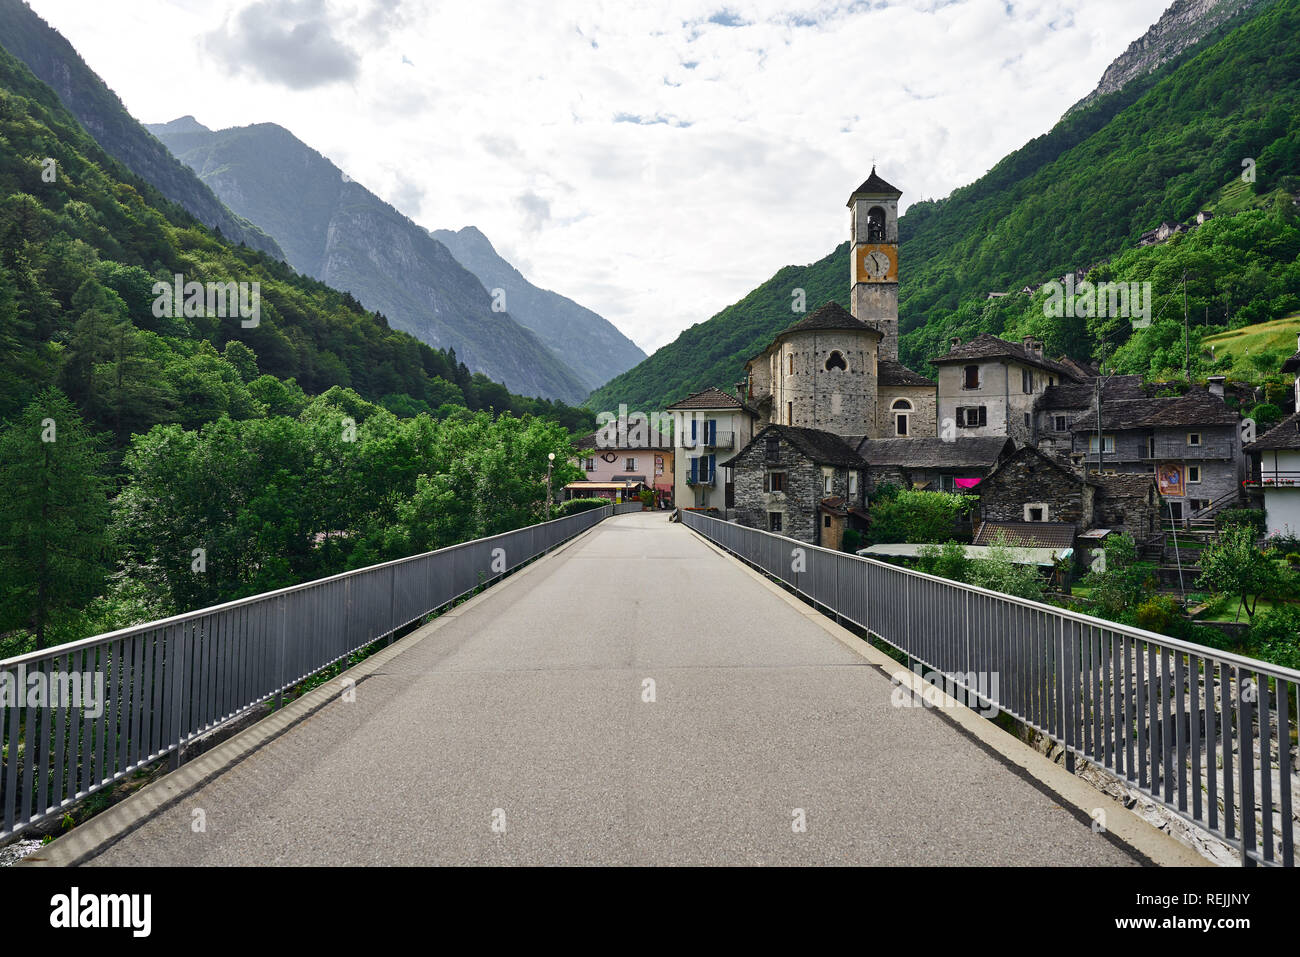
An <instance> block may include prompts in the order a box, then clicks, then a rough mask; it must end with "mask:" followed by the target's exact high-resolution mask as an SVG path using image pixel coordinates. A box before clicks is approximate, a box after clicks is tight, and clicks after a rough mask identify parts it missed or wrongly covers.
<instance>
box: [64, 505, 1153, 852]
mask: <svg viewBox="0 0 1300 957" xmlns="http://www.w3.org/2000/svg"><path fill="white" fill-rule="evenodd" d="M836 630H837V629H835V626H834V625H833V624H830V623H828V622H826V621H825V620H824V619H822V618H821V616H819V615H817V614H816V613H815V612H812V610H811V609H809V608H807V606H804V605H802V604H801V603H799V602H796V601H794V600H792V599H790V598H789V597H787V596H785V595H783V594H782V593H781V592H780V591H779V589H776V588H775V587H774V586H772V585H771V584H769V583H766V582H764V581H763V580H762V579H761V578H760V577H758V576H757V575H756V574H754V573H753V572H751V571H750V570H748V569H747V568H745V567H744V566H743V565H741V564H740V563H738V562H736V561H735V560H733V559H731V558H729V557H727V556H725V555H723V554H720V553H719V552H718V551H717V550H715V549H714V548H713V547H712V546H711V545H710V544H708V543H706V542H705V541H703V540H702V539H700V538H699V537H697V536H696V535H694V534H693V533H691V532H690V531H689V530H687V529H686V528H684V527H683V526H681V525H673V524H669V523H668V522H667V520H666V516H665V515H664V514H663V513H643V514H632V515H626V516H621V517H616V518H612V519H608V520H606V521H604V522H602V523H601V524H600V525H598V526H597V527H596V528H594V529H593V530H591V531H590V532H588V533H586V534H584V535H583V536H581V537H579V538H578V539H577V540H575V541H574V542H571V543H570V544H569V545H567V546H565V547H564V548H563V549H561V550H560V551H558V552H556V553H554V554H553V555H551V556H549V557H547V558H545V559H543V560H542V561H540V562H538V563H536V564H534V565H532V566H530V567H529V568H527V569H525V570H524V571H523V572H521V573H520V574H518V575H515V576H512V577H510V578H508V579H506V580H505V581H504V582H502V583H501V584H499V585H496V586H494V587H493V588H491V589H489V590H488V591H487V592H485V593H483V594H481V595H479V596H478V597H476V598H475V599H473V600H472V601H470V602H468V603H466V604H464V605H462V606H460V607H458V608H456V609H454V610H453V611H452V612H450V613H448V614H446V615H444V616H443V617H442V618H440V619H439V620H438V621H436V622H434V623H433V624H431V625H429V626H426V627H425V628H422V629H421V630H420V631H419V632H417V633H415V634H413V635H411V636H408V637H407V638H405V639H403V640H402V641H400V642H398V643H397V644H395V645H393V646H392V647H391V648H389V649H386V650H385V651H383V652H381V653H380V654H378V655H376V656H374V657H372V658H370V659H368V660H367V661H366V662H364V663H363V664H362V665H360V666H358V667H357V668H355V669H353V671H352V672H350V674H351V675H354V676H355V677H356V685H355V700H346V699H345V697H344V696H343V695H341V694H340V689H339V682H337V681H336V682H333V683H332V684H331V685H330V686H329V687H326V688H321V689H317V691H315V692H313V693H312V694H311V695H308V696H306V697H304V698H303V699H300V700H299V701H298V702H295V703H294V704H293V705H290V706H289V707H288V708H286V709H284V710H283V711H281V712H279V713H277V714H276V715H274V716H272V717H271V718H269V719H267V720H265V721H263V722H260V723H259V724H258V725H256V726H255V727H254V728H252V729H249V730H248V731H245V732H243V733H242V734H241V735H239V736H238V737H236V738H234V739H232V740H231V741H229V742H226V743H225V744H223V745H221V746H219V747H218V748H216V749H214V750H213V751H211V752H209V753H208V754H205V755H203V756H201V757H199V758H198V759H196V760H195V761H193V762H190V763H189V764H186V765H184V766H183V767H182V768H181V769H180V770H179V771H177V772H174V773H173V774H170V775H168V776H166V777H165V778H163V779H161V780H160V781H158V782H156V783H155V784H153V785H151V786H150V787H149V788H147V789H145V790H144V791H142V792H141V793H140V794H138V795H136V796H134V797H133V798H131V799H129V800H128V801H126V802H124V803H123V804H122V805H119V806H118V807H117V808H114V809H111V810H110V811H108V812H106V813H105V814H103V815H101V816H100V818H96V819H95V820H93V821H91V822H89V823H88V824H87V825H84V826H83V827H81V828H78V829H77V830H76V831H74V832H72V833H71V834H69V835H67V836H65V837H64V838H61V839H60V840H59V841H56V842H54V843H53V844H51V845H50V846H49V847H48V848H46V849H44V852H43V853H42V854H41V855H40V856H41V857H44V858H45V859H46V860H47V861H48V862H49V863H76V862H80V863H91V864H104V865H135V864H159V865H208V864H218V865H221V864H224V865H250V864H255V865H264V864H312V865H331V864H377V865H384V864H557V863H563V864H768V865H771V864H906V865H916V864H928V865H935V864H1001V865H1022V864H1023V865H1033V864H1062V865H1081V864H1095V865H1131V864H1139V863H1145V862H1148V856H1146V855H1150V854H1151V848H1152V847H1155V848H1156V849H1157V850H1160V849H1161V848H1163V847H1166V845H1163V844H1161V843H1160V842H1161V841H1166V842H1168V841H1169V839H1167V838H1164V837H1163V836H1161V835H1158V834H1157V833H1156V832H1155V831H1154V829H1151V831H1150V833H1151V835H1152V836H1153V837H1154V838H1155V843H1154V844H1152V843H1144V841H1143V840H1141V839H1140V840H1137V841H1136V842H1134V843H1135V845H1136V848H1135V847H1134V846H1130V845H1129V844H1128V843H1127V842H1126V840H1125V839H1123V838H1122V837H1120V836H1117V834H1116V833H1115V830H1116V829H1115V828H1113V827H1112V828H1111V831H1110V833H1106V834H1098V833H1094V830H1093V829H1092V828H1091V827H1090V826H1089V823H1088V821H1087V820H1086V811H1087V808H1086V807H1083V806H1082V805H1080V806H1075V805H1074V804H1071V803H1070V801H1069V800H1067V799H1065V798H1063V797H1062V794H1063V793H1064V791H1061V792H1054V791H1053V789H1052V787H1051V786H1050V784H1049V785H1044V784H1043V783H1042V782H1041V781H1039V780H1036V779H1035V778H1034V777H1032V776H1031V775H1029V774H1027V773H1025V772H1024V771H1021V770H1019V769H1017V768H1016V767H1015V765H1016V764H1017V763H1018V762H1020V763H1023V760H1026V759H1025V758H1024V756H1023V755H1021V756H1020V757H1017V756H1016V754H1015V753H1014V750H1015V749H1017V748H1018V749H1021V750H1022V751H1023V752H1025V754H1029V755H1030V759H1032V758H1036V757H1037V756H1036V755H1032V754H1031V753H1030V752H1029V751H1028V749H1027V748H1023V746H1022V745H1020V744H1019V743H1018V742H1016V741H1014V739H1012V738H1011V737H1010V736H1008V735H1004V734H1002V733H1001V732H998V731H996V729H992V730H993V733H994V734H995V735H997V736H1000V737H1002V738H1005V739H1006V742H1007V746H1008V747H1009V748H1010V749H1012V751H1011V752H1010V753H1011V758H1010V759H1008V757H1007V753H999V749H1000V747H1001V746H997V747H990V746H988V745H987V744H985V743H981V741H980V740H979V737H978V735H976V734H972V733H970V732H969V731H966V730H963V728H962V727H961V725H960V723H959V722H955V721H954V720H952V718H951V717H949V716H945V714H941V713H939V712H938V711H933V710H928V709H925V708H920V707H912V708H900V707H895V706H893V705H891V703H890V699H891V694H890V693H891V690H892V689H891V686H890V680H889V678H888V677H887V675H886V674H885V672H884V671H882V669H881V668H880V667H879V666H878V664H876V663H873V661H872V660H871V659H870V658H868V657H864V656H863V654H862V653H860V652H859V651H857V650H854V648H853V647H851V646H850V645H851V643H852V642H856V639H852V638H850V639H848V641H847V642H846V641H844V640H837V638H836V636H835V635H834V634H833V633H832V632H834V631H836ZM857 644H858V645H861V642H857ZM873 654H876V657H877V658H879V656H878V653H873ZM646 679H653V681H654V698H655V700H654V701H653V702H647V701H644V700H643V695H644V690H645V687H646V686H645V680H646ZM965 714H966V720H967V721H968V722H975V723H983V724H984V725H987V724H988V722H986V721H984V720H983V719H980V718H977V717H974V716H973V715H970V713H965ZM1039 760H1040V761H1041V762H1042V763H1043V764H1044V765H1045V764H1046V763H1047V762H1046V761H1045V760H1044V759H1039ZM1058 773H1059V774H1060V775H1062V776H1063V777H1068V776H1066V775H1065V772H1064V771H1059V769H1058ZM1071 780H1073V779H1071ZM1066 790H1068V789H1066ZM1095 803H1096V804H1098V805H1101V804H1109V806H1110V810H1109V811H1108V813H1109V814H1110V815H1111V816H1112V819H1114V817H1115V816H1116V815H1125V814H1127V812H1124V811H1123V810H1122V809H1121V808H1120V806H1119V805H1118V804H1114V803H1113V802H1109V800H1108V799H1106V798H1104V797H1102V796H1101V795H1096V796H1095ZM796 809H802V814H803V815H804V819H805V820H806V830H804V831H802V832H800V831H797V830H795V828H794V827H792V824H793V823H794V822H795V821H796V819H797V814H798V812H797V811H796ZM199 812H201V813H199ZM199 822H201V823H202V825H203V828H202V829H201V830H197V827H198V823H199ZM1132 823H1137V824H1138V826H1139V827H1146V825H1143V824H1141V823H1140V822H1137V821H1136V818H1133V819H1132V821H1131V822H1129V824H1130V825H1131V824H1132ZM502 824H504V830H501V829H500V828H501V826H502ZM494 825H495V829H494ZM128 829H129V830H128ZM1120 830H1123V829H1120ZM1129 830H1130V832H1131V830H1132V828H1131V826H1130V827H1129ZM1169 843H1170V844H1172V842H1169ZM1154 856H1155V857H1157V858H1158V857H1159V854H1158V853H1157V854H1155V855H1154Z"/></svg>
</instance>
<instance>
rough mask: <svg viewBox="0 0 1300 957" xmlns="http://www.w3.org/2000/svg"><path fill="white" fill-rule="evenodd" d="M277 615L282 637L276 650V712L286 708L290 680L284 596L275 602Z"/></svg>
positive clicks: (277, 643)
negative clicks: (285, 700)
mask: <svg viewBox="0 0 1300 957" xmlns="http://www.w3.org/2000/svg"><path fill="white" fill-rule="evenodd" d="M275 604H276V609H275V615H276V617H277V618H279V619H280V626H279V632H280V636H279V638H278V640H277V641H276V649H275V686H276V694H275V710H276V711H279V710H280V709H281V708H283V707H284V684H285V681H287V680H288V676H287V675H286V671H287V670H288V641H289V637H288V624H287V622H286V620H285V617H286V610H285V606H284V596H283V595H282V596H280V597H279V598H277V599H276V600H275Z"/></svg>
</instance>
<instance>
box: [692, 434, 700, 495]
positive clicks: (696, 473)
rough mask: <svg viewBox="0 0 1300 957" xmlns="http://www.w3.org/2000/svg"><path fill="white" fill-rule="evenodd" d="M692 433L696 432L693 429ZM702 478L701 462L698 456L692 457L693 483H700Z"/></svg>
mask: <svg viewBox="0 0 1300 957" xmlns="http://www.w3.org/2000/svg"><path fill="white" fill-rule="evenodd" d="M691 431H695V430H694V429H692V430H691ZM699 478H700V460H699V457H698V456H694V455H693V456H691V481H692V482H698V481H699Z"/></svg>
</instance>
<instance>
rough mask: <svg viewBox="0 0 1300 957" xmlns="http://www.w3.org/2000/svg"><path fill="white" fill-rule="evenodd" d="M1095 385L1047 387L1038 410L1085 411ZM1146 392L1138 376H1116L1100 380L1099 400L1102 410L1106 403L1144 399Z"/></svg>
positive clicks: (1076, 384) (1067, 383)
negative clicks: (1100, 400)
mask: <svg viewBox="0 0 1300 957" xmlns="http://www.w3.org/2000/svg"><path fill="white" fill-rule="evenodd" d="M1096 394H1097V391H1096V383H1095V381H1092V382H1063V383H1061V384H1060V385H1049V386H1048V387H1047V388H1046V389H1044V390H1043V394H1042V395H1041V396H1040V397H1039V399H1038V408H1039V409H1044V410H1047V411H1051V410H1053V409H1087V408H1089V407H1090V406H1091V405H1092V400H1093V399H1094V398H1095V397H1096ZM1144 398H1146V392H1145V391H1144V390H1143V388H1142V377H1141V376H1140V375H1118V376H1112V377H1111V378H1108V379H1102V380H1101V399H1102V408H1103V410H1104V409H1105V407H1106V403H1107V402H1110V401H1119V400H1121V399H1144Z"/></svg>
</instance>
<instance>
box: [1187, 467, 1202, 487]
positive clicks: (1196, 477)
mask: <svg viewBox="0 0 1300 957" xmlns="http://www.w3.org/2000/svg"><path fill="white" fill-rule="evenodd" d="M1187 481H1188V483H1189V484H1191V485H1199V484H1200V482H1201V467H1200V466H1199V465H1189V466H1187Z"/></svg>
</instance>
